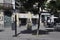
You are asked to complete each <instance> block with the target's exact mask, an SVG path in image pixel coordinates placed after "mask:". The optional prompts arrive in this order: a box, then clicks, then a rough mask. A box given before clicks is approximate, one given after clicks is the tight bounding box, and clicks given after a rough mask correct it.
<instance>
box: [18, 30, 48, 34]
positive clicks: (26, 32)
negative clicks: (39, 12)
mask: <svg viewBox="0 0 60 40" xmlns="http://www.w3.org/2000/svg"><path fill="white" fill-rule="evenodd" d="M19 34H32V35H36V34H37V30H23V31H21V32H20V33H18V34H17V35H19ZM45 34H49V33H48V31H46V30H39V35H45Z"/></svg>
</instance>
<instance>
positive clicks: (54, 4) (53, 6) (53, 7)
mask: <svg viewBox="0 0 60 40" xmlns="http://www.w3.org/2000/svg"><path fill="white" fill-rule="evenodd" d="M59 7H60V0H55V1H54V0H52V1H50V2H49V3H48V4H47V9H50V12H51V14H54V15H55V16H58V15H59V14H58V13H57V11H58V10H60V8H59ZM56 14H57V15H56Z"/></svg>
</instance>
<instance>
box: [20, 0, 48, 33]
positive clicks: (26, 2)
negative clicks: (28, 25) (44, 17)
mask: <svg viewBox="0 0 60 40" xmlns="http://www.w3.org/2000/svg"><path fill="white" fill-rule="evenodd" d="M46 1H47V0H20V2H21V4H22V6H23V7H24V9H25V10H26V11H27V12H28V11H30V12H33V14H38V15H39V19H38V28H37V34H39V26H40V14H41V10H39V8H41V9H43V8H44V7H43V5H44V3H45V2H46ZM35 3H38V4H37V8H34V7H33V5H34V4H35ZM39 11H40V13H39Z"/></svg>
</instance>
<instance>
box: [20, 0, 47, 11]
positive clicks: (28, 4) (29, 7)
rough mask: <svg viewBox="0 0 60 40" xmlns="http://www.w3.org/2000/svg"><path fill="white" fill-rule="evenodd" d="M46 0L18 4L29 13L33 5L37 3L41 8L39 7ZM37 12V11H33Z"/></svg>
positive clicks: (23, 1)
mask: <svg viewBox="0 0 60 40" xmlns="http://www.w3.org/2000/svg"><path fill="white" fill-rule="evenodd" d="M45 1H47V0H20V2H21V3H22V6H24V9H26V10H27V11H31V10H32V9H34V8H33V5H34V4H35V3H36V2H38V3H39V5H38V6H39V7H41V5H42V4H43V3H44V2H45ZM34 10H37V9H34Z"/></svg>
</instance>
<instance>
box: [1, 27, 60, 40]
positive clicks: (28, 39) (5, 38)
mask: <svg viewBox="0 0 60 40" xmlns="http://www.w3.org/2000/svg"><path fill="white" fill-rule="evenodd" d="M41 27H42V26H41ZM33 28H35V27H33ZM43 28H44V27H43ZM17 29H18V30H17V31H18V33H20V32H21V31H24V30H26V27H25V26H21V27H18V28H17ZM35 29H36V28H35ZM13 35H14V30H13V31H12V30H11V27H10V28H4V31H1V32H0V40H60V38H59V37H60V36H59V35H60V32H49V34H42V35H41V34H40V35H39V36H37V35H32V34H31V33H21V34H19V35H18V36H17V37H13ZM55 35H56V36H57V35H58V36H57V37H58V38H57V37H55Z"/></svg>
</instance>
